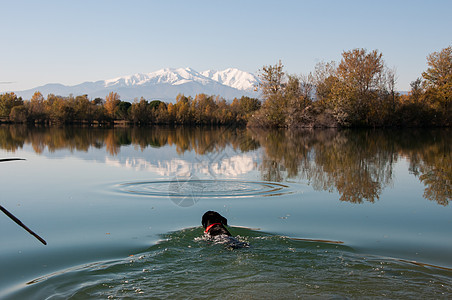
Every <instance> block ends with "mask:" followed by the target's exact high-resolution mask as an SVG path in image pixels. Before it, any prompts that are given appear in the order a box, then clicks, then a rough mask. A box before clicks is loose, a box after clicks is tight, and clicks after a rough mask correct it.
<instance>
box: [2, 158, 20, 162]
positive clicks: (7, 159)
mask: <svg viewBox="0 0 452 300" xmlns="http://www.w3.org/2000/svg"><path fill="white" fill-rule="evenodd" d="M13 160H26V159H25V158H0V162H7V161H13Z"/></svg>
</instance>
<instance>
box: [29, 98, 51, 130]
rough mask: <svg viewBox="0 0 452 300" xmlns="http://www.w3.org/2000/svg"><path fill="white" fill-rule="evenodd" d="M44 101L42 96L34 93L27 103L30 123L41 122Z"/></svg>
mask: <svg viewBox="0 0 452 300" xmlns="http://www.w3.org/2000/svg"><path fill="white" fill-rule="evenodd" d="M44 102H45V99H44V97H43V96H42V94H41V93H40V92H38V91H36V92H35V93H34V94H33V96H32V97H31V99H30V101H29V103H28V115H29V118H30V119H31V120H32V121H38V122H39V121H43V120H44V119H45V118H46V116H47V114H46V107H45V103H44Z"/></svg>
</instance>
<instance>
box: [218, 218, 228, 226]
mask: <svg viewBox="0 0 452 300" xmlns="http://www.w3.org/2000/svg"><path fill="white" fill-rule="evenodd" d="M220 220H221V221H220V222H221V224H223V225H225V226H228V220H227V219H226V218H225V217H223V216H221V218H220Z"/></svg>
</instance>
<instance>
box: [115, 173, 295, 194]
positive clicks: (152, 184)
mask: <svg viewBox="0 0 452 300" xmlns="http://www.w3.org/2000/svg"><path fill="white" fill-rule="evenodd" d="M118 189H119V191H120V192H123V193H128V194H136V195H142V196H148V197H165V196H169V197H171V198H187V197H189V198H244V197H268V196H279V195H285V194H291V193H293V191H292V190H291V189H290V188H289V186H288V185H284V184H281V183H274V182H258V181H237V180H198V179H179V178H176V179H173V180H163V181H141V182H128V183H122V184H119V185H118Z"/></svg>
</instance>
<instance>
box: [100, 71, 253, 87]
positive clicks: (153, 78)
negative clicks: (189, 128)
mask: <svg viewBox="0 0 452 300" xmlns="http://www.w3.org/2000/svg"><path fill="white" fill-rule="evenodd" d="M190 82H198V83H200V84H202V85H206V84H209V83H220V84H222V85H226V86H229V87H232V88H235V89H239V90H252V89H253V88H254V86H255V85H256V84H257V82H258V78H257V77H256V76H255V75H253V74H251V73H248V72H244V71H241V70H239V69H234V68H229V69H226V70H223V71H213V70H207V71H204V72H197V71H195V70H194V69H192V68H178V69H175V68H165V69H161V70H158V71H155V72H152V73H147V74H141V73H138V74H133V75H128V76H123V77H118V78H113V79H109V80H105V81H104V87H133V86H149V85H156V84H170V85H181V84H185V83H190Z"/></svg>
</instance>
